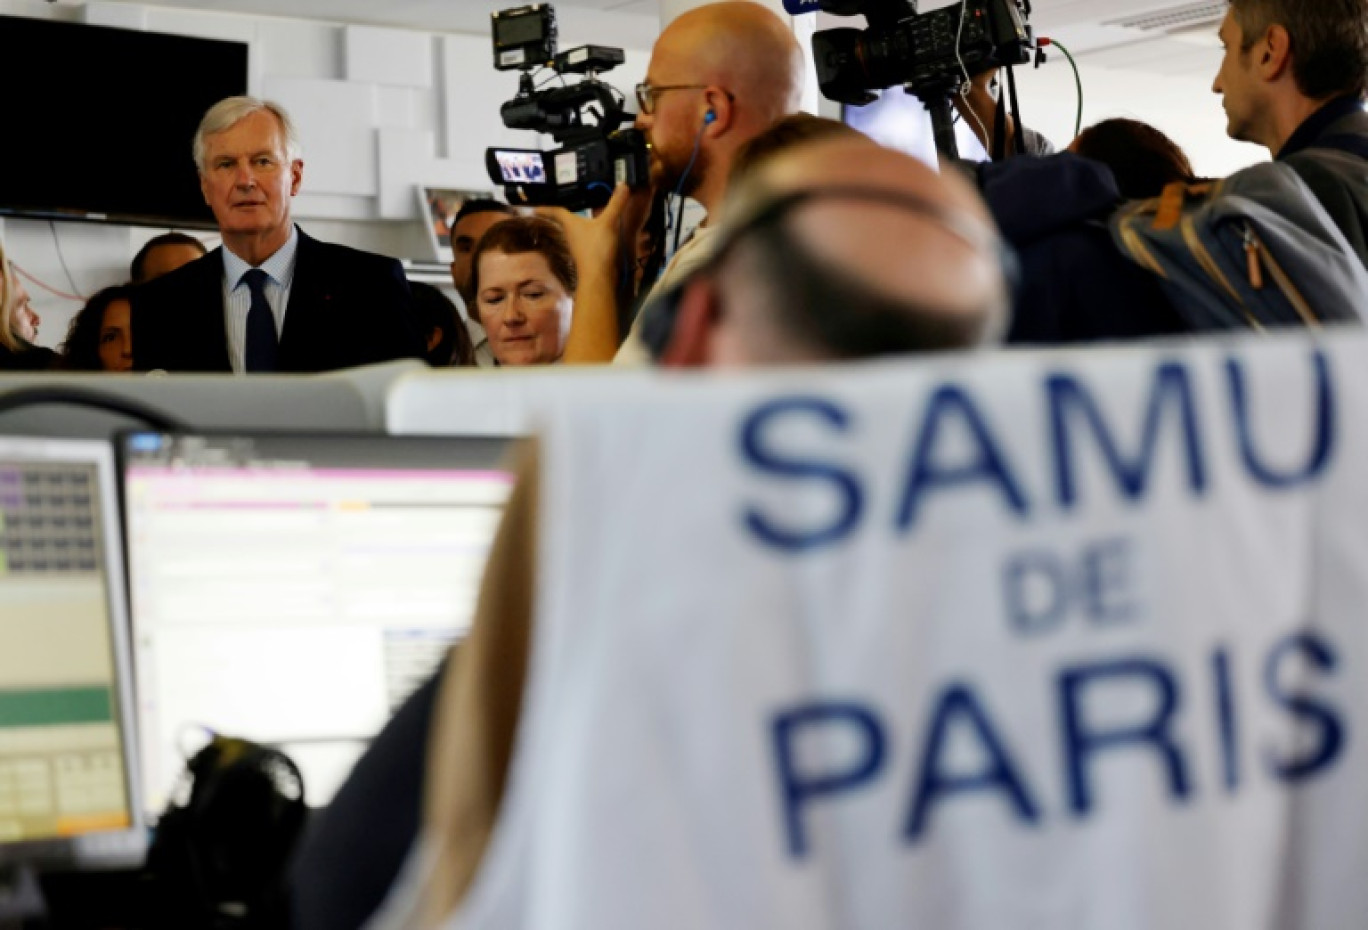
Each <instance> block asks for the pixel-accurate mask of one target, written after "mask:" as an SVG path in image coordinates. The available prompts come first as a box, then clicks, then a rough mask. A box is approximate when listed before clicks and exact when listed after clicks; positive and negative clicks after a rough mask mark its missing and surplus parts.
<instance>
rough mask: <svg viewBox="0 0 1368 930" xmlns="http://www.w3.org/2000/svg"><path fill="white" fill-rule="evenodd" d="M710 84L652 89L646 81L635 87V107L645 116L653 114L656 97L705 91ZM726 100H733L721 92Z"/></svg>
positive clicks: (675, 85) (666, 86)
mask: <svg viewBox="0 0 1368 930" xmlns="http://www.w3.org/2000/svg"><path fill="white" fill-rule="evenodd" d="M711 86H712V85H711V84H666V85H665V86H664V87H652V86H651V85H650V84H649V83H647V82H646V81H642V82H641V83H640V84H638V85H637V86H636V98H637V105H638V106H640V107H641V112H642V113H644V114H646V115H647V116H650V115H652V114H653V113H655V108H656V97H657V96H659V95H660V94H663V93H665V91H667V90H707V89H708V88H709V87H711ZM722 93H724V94H726V96H727V99H728V100H735V99H736V98H735V97H733V96H732V95H731V93H730V92H729V91H725V90H724V91H722Z"/></svg>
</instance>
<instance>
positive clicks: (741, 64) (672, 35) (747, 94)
mask: <svg viewBox="0 0 1368 930" xmlns="http://www.w3.org/2000/svg"><path fill="white" fill-rule="evenodd" d="M656 56H663V57H665V58H668V59H670V60H671V62H670V63H671V64H679V65H682V66H684V67H686V68H687V69H688V70H690V71H691V72H692V73H694V74H695V75H696V77H695V80H696V82H697V83H699V84H717V85H719V86H721V87H725V88H727V89H728V90H730V91H731V92H732V94H734V95H735V96H736V99H737V110H738V119H739V120H741V121H742V122H743V123H745V124H747V128H752V127H753V131H754V132H759V131H760V130H762V129H765V128H767V127H769V126H770V125H772V124H773V123H775V122H777V121H778V120H779V119H780V118H781V117H783V116H786V115H787V114H789V113H793V112H795V111H796V110H797V109H798V107H799V105H800V104H801V103H802V98H803V74H804V65H803V50H802V48H801V47H800V46H799V45H798V40H797V39H796V38H795V37H794V35H793V31H792V30H791V29H790V28H789V27H788V25H787V24H785V23H784V21H783V20H781V19H780V18H779V17H778V16H777V15H776V14H775V13H773V12H771V11H770V10H769V9H768V8H766V7H764V6H761V5H760V4H759V3H753V2H750V0H727V2H723V3H709V4H705V5H703V6H700V7H695V8H694V9H692V10H689V11H688V12H686V13H683V14H681V15H680V16H679V17H678V18H677V19H675V20H674V21H673V22H671V23H670V25H669V26H667V27H666V28H665V31H664V32H662V33H661V34H660V38H659V39H657V40H656V44H655V49H654V52H653V60H654V58H655V57H656Z"/></svg>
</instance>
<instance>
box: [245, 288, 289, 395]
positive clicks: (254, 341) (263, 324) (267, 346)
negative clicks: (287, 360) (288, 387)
mask: <svg viewBox="0 0 1368 930" xmlns="http://www.w3.org/2000/svg"><path fill="white" fill-rule="evenodd" d="M242 280H243V281H246V282H247V289H248V290H249V291H251V292H252V305H251V307H249V308H248V310H247V351H246V353H245V354H246V362H247V370H248V371H275V370H276V356H277V355H278V354H279V351H280V340H279V339H277V338H276V325H275V316H274V315H273V314H272V313H271V305H270V303H269V302H267V300H266V280H267V279H266V272H264V271H262V270H261V269H260V268H250V269H248V270H247V273H246V274H244V275H243V276H242Z"/></svg>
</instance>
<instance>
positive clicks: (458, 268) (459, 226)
mask: <svg viewBox="0 0 1368 930" xmlns="http://www.w3.org/2000/svg"><path fill="white" fill-rule="evenodd" d="M517 215H518V214H517V212H516V211H515V210H514V209H513V208H512V207H510V206H509V205H508V204H506V203H500V202H499V201H497V200H489V199H485V198H480V199H476V200H467V201H466V202H465V203H464V204H462V205H461V209H460V210H457V211H456V218H455V219H454V220H452V221H451V283H452V284H453V285H455V287H456V293H458V294H460V295H461V301H462V302H463V303H464V304H465V311H466V317H467V318H468V319H469V321H470V327H469V328H470V338H471V340H472V341H473V342H474V343H475V363H476V364H477V365H479V366H480V367H481V368H492V367H493V366H494V353H493V352H491V351H490V348H489V337H488V336H487V335H485V331H484V327H483V326H481V325H480V314H479V312H478V311H477V310H476V309H475V293H474V291H473V290H472V289H471V287H470V279H471V274H470V272H471V266H470V257H471V256H472V255H473V254H474V253H475V246H477V245H479V244H480V240H481V239H482V238H483V237H484V234H485V233H487V232H489V229H490V227H491V226H495V225H497V224H499V223H502V222H503V221H504V220H506V219H511V218H512V217H515V216H517Z"/></svg>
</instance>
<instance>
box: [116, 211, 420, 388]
mask: <svg viewBox="0 0 1368 930" xmlns="http://www.w3.org/2000/svg"><path fill="white" fill-rule="evenodd" d="M131 303H132V307H133V313H132V326H133V367H134V368H135V369H136V370H138V371H151V370H154V369H162V370H164V371H201V372H230V371H232V365H231V364H230V362H229V359H228V336H227V329H226V323H225V315H224V307H223V250H222V249H221V248H219V249H215V250H214V251H212V252H210V253H209V254H208V255H206V256H204V257H203V258H201V259H199V260H197V261H193V262H191V263H190V264H188V265H186V266H185V267H183V268H179V269H177V270H176V271H173V272H172V273H171V274H168V275H166V276H165V277H162V278H158V279H157V280H155V281H151V282H149V283H147V284H145V285H142V286H141V287H139V288H138V289H137V290H136V291H135V292H134V293H133V296H132V301H131ZM423 348H424V343H423V340H422V337H421V336H420V335H419V329H418V325H417V322H416V319H415V317H414V313H413V307H412V296H411V295H410V293H409V287H408V281H407V280H406V279H405V277H404V270H403V267H402V266H401V265H400V264H399V263H398V262H397V261H395V260H394V259H392V258H385V257H384V256H381V255H374V254H372V253H370V252H361V251H358V250H356V249H350V248H347V247H346V246H341V245H333V244H331V243H327V242H319V241H318V240H316V239H311V238H310V237H308V236H306V235H305V234H304V233H303V231H300V233H299V250H298V252H297V253H296V256H295V273H294V281H293V283H292V284H291V286H290V303H289V306H288V307H287V308H286V310H285V324H284V327H283V329H282V331H281V334H280V356H279V360H278V370H279V371H282V372H316V371H331V370H333V369H337V368H352V367H354V366H357V365H369V364H372V363H375V362H387V361H391V360H393V359H398V358H422V356H423Z"/></svg>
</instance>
